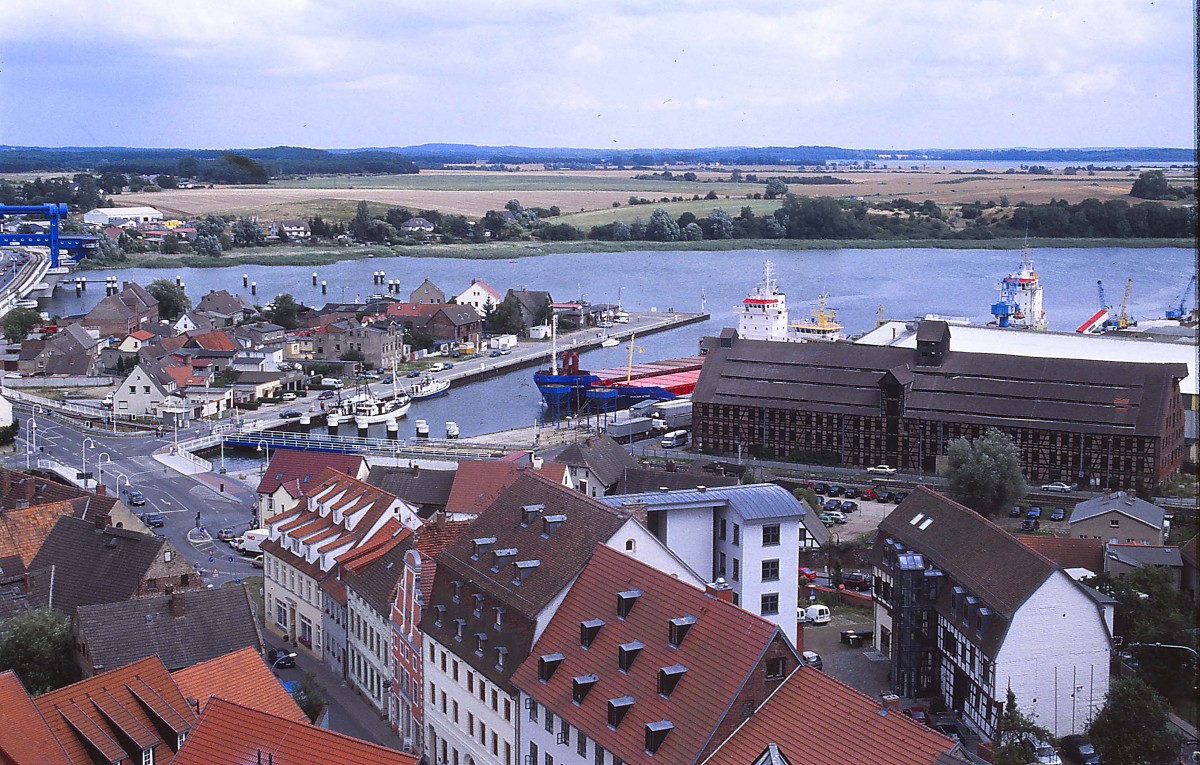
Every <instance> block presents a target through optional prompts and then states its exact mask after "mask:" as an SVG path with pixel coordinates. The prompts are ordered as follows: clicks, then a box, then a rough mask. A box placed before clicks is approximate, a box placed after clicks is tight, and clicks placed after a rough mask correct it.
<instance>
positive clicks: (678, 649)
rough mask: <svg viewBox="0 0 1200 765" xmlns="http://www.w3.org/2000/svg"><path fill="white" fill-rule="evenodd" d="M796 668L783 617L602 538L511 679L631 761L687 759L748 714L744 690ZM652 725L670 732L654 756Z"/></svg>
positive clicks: (770, 683)
mask: <svg viewBox="0 0 1200 765" xmlns="http://www.w3.org/2000/svg"><path fill="white" fill-rule="evenodd" d="M772 659H774V660H776V661H777V664H772V663H771V660H772ZM798 664H799V659H798V657H797V656H796V653H795V650H794V649H793V648H792V647H791V645H790V644H789V643H788V642H787V638H786V637H784V636H783V634H782V633H781V632H780V630H779V628H778V627H777V626H776V625H774V624H772V623H771V622H768V621H767V620H765V619H763V618H762V617H760V616H757V615H755V614H752V613H750V612H749V611H746V610H744V609H742V608H739V607H738V606H735V605H733V603H732V602H727V601H724V600H721V599H718V598H716V597H713V596H710V595H709V594H707V593H706V592H705V591H704V590H702V589H700V588H698V587H695V586H692V585H690V584H687V583H685V582H683V581H680V580H679V579H677V578H675V577H673V576H671V575H670V574H667V573H665V572H663V571H660V570H658V569H656V568H653V567H652V566H649V565H647V564H645V563H642V562H640V561H638V560H635V559H633V558H631V557H629V556H627V555H625V554H624V553H621V552H618V551H616V550H613V549H611V548H609V547H607V546H605V545H603V544H600V545H597V546H596V548H595V549H594V551H593V553H592V557H591V560H590V561H589V562H588V564H587V565H586V566H585V567H584V568H583V570H582V571H581V572H580V574H579V577H578V578H577V579H576V580H575V582H574V584H572V585H571V589H570V590H569V591H568V592H567V596H566V598H565V599H564V600H563V602H562V605H561V606H559V608H558V610H557V611H556V612H555V614H554V617H553V618H552V619H551V620H550V622H549V624H548V625H547V626H546V628H545V631H544V632H543V633H542V635H541V637H540V638H539V639H538V641H537V644H536V645H535V646H534V647H533V652H532V653H531V655H530V656H529V658H528V659H526V660H525V661H524V662H523V663H522V664H521V666H520V667H519V668H518V669H517V671H516V673H515V674H514V675H513V684H514V685H516V686H517V687H518V688H520V689H521V690H522V691H524V692H525V693H527V694H529V695H530V696H532V697H533V698H534V699H536V700H537V701H538V702H539V703H541V704H542V705H544V706H546V707H548V708H549V709H551V710H552V711H553V712H554V713H555V714H556V715H557V716H560V717H562V718H563V719H564V720H565V721H566V722H568V723H569V724H570V725H571V726H572V727H575V728H577V729H578V730H579V731H581V732H583V733H585V734H586V735H587V736H588V737H589V738H591V739H593V740H594V741H595V743H596V744H597V745H599V746H602V747H604V748H605V749H607V750H608V751H610V752H612V753H613V755H614V756H616V757H619V758H620V759H621V760H622V761H624V762H628V763H646V762H652V761H658V760H661V761H663V762H672V763H692V762H696V761H697V760H698V759H699V757H700V756H701V754H702V753H703V752H704V751H706V749H708V748H710V747H711V746H715V745H716V743H717V742H718V741H719V739H718V738H716V736H717V734H718V730H719V728H721V727H724V726H722V725H721V724H722V722H723V721H726V720H727V719H729V718H730V716H732V718H733V719H735V720H737V721H740V720H741V719H742V717H741V715H742V710H741V708H740V706H739V704H738V703H737V702H738V701H740V700H743V699H744V697H743V695H742V693H743V689H745V688H747V687H750V688H753V689H754V690H753V691H751V694H752V695H758V697H759V698H761V694H763V693H764V692H769V689H771V688H773V687H774V685H776V684H777V683H778V682H782V680H783V678H785V677H786V676H787V674H788V672H790V671H791V670H792V669H794V668H795V667H796V666H797V665H798ZM768 667H769V668H768ZM756 668H761V670H762V671H763V672H764V677H762V678H759V677H755V676H754V672H755V670H756ZM807 703H812V700H808V701H807ZM614 704H616V705H617V706H619V707H620V708H621V717H620V719H619V720H617V722H616V724H615V725H614V724H613V716H612V712H611V708H612V707H613V706H614ZM664 721H665V722H666V723H667V724H668V725H669V727H668V726H662V725H659V723H662V722H664ZM655 726H657V727H655ZM728 727H730V728H731V727H732V725H729V726H728ZM652 728H653V729H655V730H657V731H660V732H661V731H664V730H667V731H669V733H667V734H666V738H665V740H664V741H663V742H662V743H661V746H659V747H658V748H657V751H656V752H655V753H654V755H655V756H654V758H653V760H652V759H651V758H650V756H649V755H648V754H647V753H646V749H647V744H646V741H647V738H648V735H647V734H648V730H650V729H652Z"/></svg>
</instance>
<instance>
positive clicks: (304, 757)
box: [163, 698, 417, 765]
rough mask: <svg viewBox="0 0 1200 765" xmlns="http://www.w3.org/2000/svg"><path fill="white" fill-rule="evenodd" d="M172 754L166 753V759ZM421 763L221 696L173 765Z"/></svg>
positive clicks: (380, 747)
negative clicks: (167, 755) (167, 754)
mask: <svg viewBox="0 0 1200 765" xmlns="http://www.w3.org/2000/svg"><path fill="white" fill-rule="evenodd" d="M166 761H167V760H166V759H165V758H164V759H163V762H166ZM253 763H262V765H267V763H277V764H278V765H291V764H292V763H321V765H417V758H416V757H414V756H413V755H411V754H405V753H403V752H399V751H397V750H395V749H389V748H387V747H385V746H379V745H378V744H370V743H367V742H366V741H362V740H361V739H357V738H351V737H350V736H345V735H342V734H341V733H334V732H333V731H331V730H327V729H325V728H319V727H317V726H315V725H310V724H308V722H307V721H301V720H296V719H293V718H291V717H280V716H277V715H273V714H269V713H268V712H265V711H260V710H257V709H251V708H250V707H248V706H242V705H240V704H236V703H234V702H232V701H227V700H225V699H222V698H213V699H211V700H210V701H209V702H208V705H207V706H205V707H204V711H203V713H202V714H201V715H200V719H199V720H197V721H196V727H195V728H194V729H193V730H192V732H191V734H190V735H189V736H188V738H187V741H186V742H185V744H184V746H183V749H182V750H180V752H179V754H177V755H176V756H175V759H173V760H171V765H253Z"/></svg>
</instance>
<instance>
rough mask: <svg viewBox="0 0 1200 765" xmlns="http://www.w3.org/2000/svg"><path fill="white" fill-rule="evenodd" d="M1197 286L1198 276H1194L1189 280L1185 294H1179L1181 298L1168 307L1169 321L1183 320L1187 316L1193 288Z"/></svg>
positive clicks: (1184, 289) (1184, 290)
mask: <svg viewBox="0 0 1200 765" xmlns="http://www.w3.org/2000/svg"><path fill="white" fill-rule="evenodd" d="M1194 286H1196V275H1195V274H1192V278H1191V279H1189V280H1188V283H1187V286H1186V287H1184V288H1183V292H1181V293H1179V297H1178V298H1176V299H1175V300H1173V301H1171V305H1169V306H1167V318H1168V319H1183V318H1184V317H1185V316H1187V304H1188V299H1189V298H1190V297H1191V296H1192V287H1194Z"/></svg>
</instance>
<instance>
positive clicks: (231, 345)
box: [188, 330, 238, 351]
mask: <svg viewBox="0 0 1200 765" xmlns="http://www.w3.org/2000/svg"><path fill="white" fill-rule="evenodd" d="M189 338H190V342H189V343H188V345H193V344H194V347H196V348H203V349H204V350H206V351H236V350H237V349H238V346H237V343H235V342H234V341H233V338H232V337H230V336H229V335H228V333H225V332H222V331H220V330H212V331H211V332H196V333H193V334H191V335H189Z"/></svg>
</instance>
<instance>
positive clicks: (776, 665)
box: [767, 656, 787, 680]
mask: <svg viewBox="0 0 1200 765" xmlns="http://www.w3.org/2000/svg"><path fill="white" fill-rule="evenodd" d="M785 672H787V659H785V658H784V657H782V656H779V657H776V658H773V659H767V679H768V680H778V679H780V678H781V677H783V675H784V673H785Z"/></svg>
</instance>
